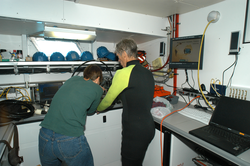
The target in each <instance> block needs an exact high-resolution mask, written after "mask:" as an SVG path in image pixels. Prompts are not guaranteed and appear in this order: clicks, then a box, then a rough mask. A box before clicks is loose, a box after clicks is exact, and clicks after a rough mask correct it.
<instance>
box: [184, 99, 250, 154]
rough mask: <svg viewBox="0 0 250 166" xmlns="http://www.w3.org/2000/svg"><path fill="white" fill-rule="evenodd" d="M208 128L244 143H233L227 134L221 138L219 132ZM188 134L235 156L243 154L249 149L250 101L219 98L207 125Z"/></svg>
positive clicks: (233, 140)
mask: <svg viewBox="0 0 250 166" xmlns="http://www.w3.org/2000/svg"><path fill="white" fill-rule="evenodd" d="M209 128H216V129H219V130H222V131H223V132H228V133H229V134H230V135H234V137H240V139H242V140H244V141H242V142H243V143H241V142H238V141H235V138H231V136H229V134H228V135H226V136H221V132H215V133H214V132H210V129H209ZM208 130H209V131H208ZM189 133H190V134H191V135H194V136H196V137H198V138H200V139H202V140H204V141H206V142H209V143H210V144H212V145H214V146H217V147H219V148H221V149H223V150H225V151H227V152H228V153H231V154H233V155H235V156H237V155H239V154H241V153H243V152H244V151H246V150H248V149H249V148H250V101H245V100H240V99H235V98H229V97H225V96H221V97H220V99H219V102H218V104H217V106H216V108H215V110H214V112H213V115H212V117H211V119H210V121H209V124H208V125H206V126H203V127H200V128H198V129H194V130H191V131H189Z"/></svg>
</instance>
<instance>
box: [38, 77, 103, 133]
mask: <svg viewBox="0 0 250 166" xmlns="http://www.w3.org/2000/svg"><path fill="white" fill-rule="evenodd" d="M102 93H103V90H102V88H101V87H100V86H99V85H97V84H96V83H94V82H93V81H92V80H88V81H85V80H84V78H83V77H79V76H74V77H72V78H70V79H69V80H67V81H66V82H65V83H64V84H63V86H62V87H61V88H60V89H59V90H58V91H57V93H56V94H55V96H54V98H53V100H52V102H51V105H50V108H49V110H48V113H47V114H46V116H45V118H44V120H43V121H42V123H41V124H40V126H42V127H45V128H47V129H50V130H53V131H54V132H56V133H59V134H63V135H67V136H73V137H78V136H81V135H84V126H85V123H86V116H87V114H93V113H94V112H95V111H96V108H97V106H98V104H99V103H100V99H101V96H102Z"/></svg>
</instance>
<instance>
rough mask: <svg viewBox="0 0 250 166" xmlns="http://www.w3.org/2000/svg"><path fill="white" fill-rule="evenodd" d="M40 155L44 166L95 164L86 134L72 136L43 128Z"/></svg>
mask: <svg viewBox="0 0 250 166" xmlns="http://www.w3.org/2000/svg"><path fill="white" fill-rule="evenodd" d="M39 155H40V160H41V164H42V166H61V163H62V162H65V163H66V164H67V165H68V166H94V161H93V156H92V153H91V150H90V147H89V144H88V142H87V139H86V137H85V136H84V135H82V136H80V137H70V136H65V135H61V134H58V133H55V132H53V131H52V130H49V129H46V128H43V127H42V128H41V129H40V133H39Z"/></svg>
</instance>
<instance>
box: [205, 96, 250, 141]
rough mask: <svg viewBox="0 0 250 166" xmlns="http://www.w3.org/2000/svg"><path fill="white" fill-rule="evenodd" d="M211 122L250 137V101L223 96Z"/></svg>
mask: <svg viewBox="0 0 250 166" xmlns="http://www.w3.org/2000/svg"><path fill="white" fill-rule="evenodd" d="M209 123H211V124H216V125H218V126H222V127H223V128H227V129H229V130H232V131H233V132H235V133H238V134H239V132H240V134H241V135H244V134H245V136H248V137H250V101H246V100H240V99H235V98H229V97H225V96H221V97H220V100H219V102H218V104H217V106H216V108H215V110H214V112H213V115H212V117H211V120H210V122H209Z"/></svg>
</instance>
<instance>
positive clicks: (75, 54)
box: [66, 51, 80, 61]
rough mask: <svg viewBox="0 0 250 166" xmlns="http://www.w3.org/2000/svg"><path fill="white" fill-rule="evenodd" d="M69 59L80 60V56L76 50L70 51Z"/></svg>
mask: <svg viewBox="0 0 250 166" xmlns="http://www.w3.org/2000/svg"><path fill="white" fill-rule="evenodd" d="M66 60H67V61H78V60H80V56H79V54H78V53H77V52H76V51H69V52H68V53H67V55H66Z"/></svg>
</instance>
